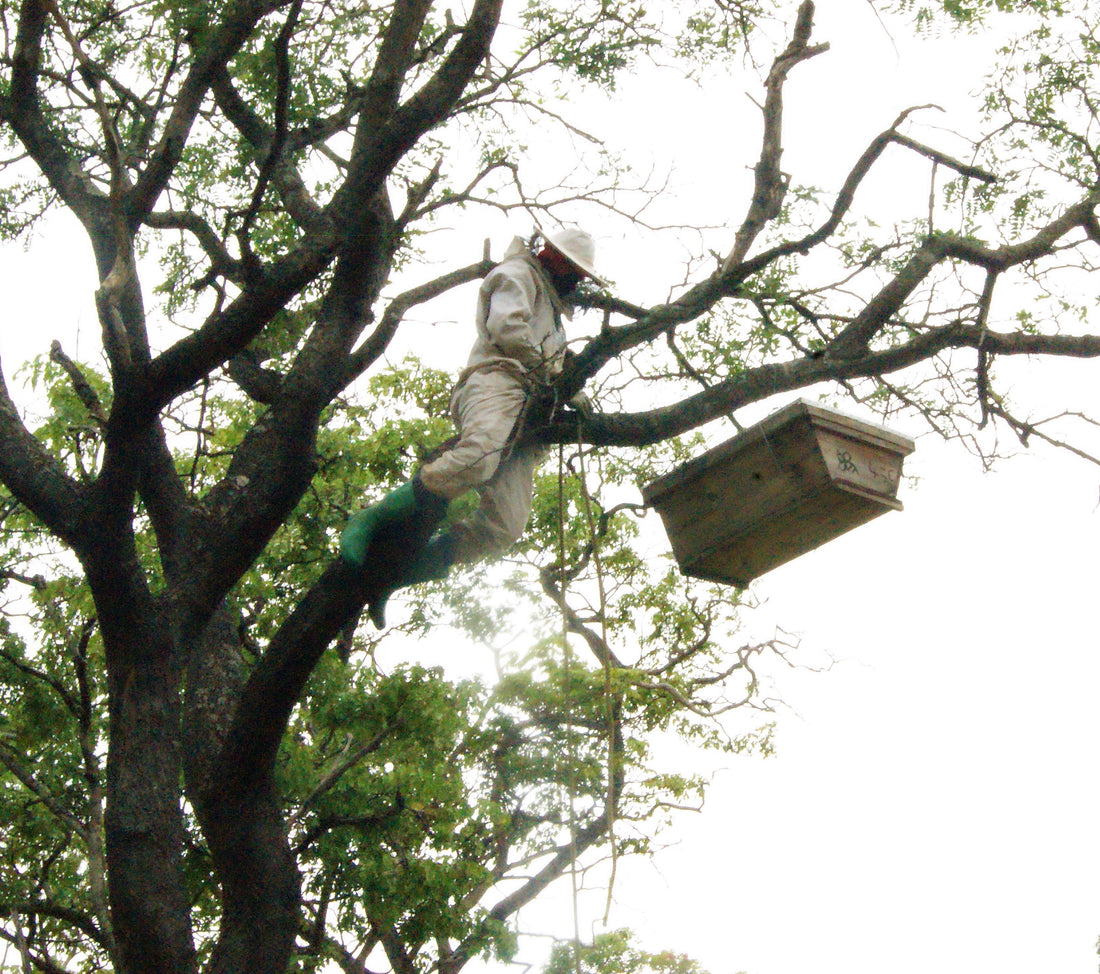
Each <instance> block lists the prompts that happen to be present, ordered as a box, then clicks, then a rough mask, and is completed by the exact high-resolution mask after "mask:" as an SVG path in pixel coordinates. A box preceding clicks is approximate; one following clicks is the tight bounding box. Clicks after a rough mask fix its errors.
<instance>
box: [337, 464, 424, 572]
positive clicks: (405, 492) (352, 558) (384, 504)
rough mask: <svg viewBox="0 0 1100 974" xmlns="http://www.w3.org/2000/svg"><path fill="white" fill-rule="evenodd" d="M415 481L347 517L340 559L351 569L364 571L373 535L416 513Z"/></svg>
mask: <svg viewBox="0 0 1100 974" xmlns="http://www.w3.org/2000/svg"><path fill="white" fill-rule="evenodd" d="M414 482H415V478H414V480H409V481H407V482H406V483H403V484H402V485H401V486H400V487H398V488H397V489H396V490H391V491H390V492H389V493H388V494H387V495H386V496H385V497H383V498H382V499H381V500H380V501H378V503H376V504H371V506H370V507H368V508H365V509H364V510H362V511H359V512H358V513H356V514H353V515H352V516H351V517H350V518H348V523H347V524H346V525H345V527H344V533H343V534H341V535H340V558H341V559H342V560H343V561H344V563H345V564H347V565H350V566H351V567H352V568H357V569H362V568H363V566H364V565H366V563H367V551H368V550H369V549H370V543H371V541H372V540H373V538H374V536H375V535H376V534H378V532H379V531H380V530H381V529H382V528H383V527H385V526H386V525H387V524H394V523H395V522H397V521H402V520H404V519H405V518H408V517H411V516H412V514H413V512H414V511H415V510H416V488H415V487H414Z"/></svg>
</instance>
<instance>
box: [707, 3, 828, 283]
mask: <svg viewBox="0 0 1100 974" xmlns="http://www.w3.org/2000/svg"><path fill="white" fill-rule="evenodd" d="M813 15H814V5H813V3H812V2H811V0H803V3H802V5H801V6H800V7H799V8H798V19H797V21H796V24H795V29H794V36H793V37H792V39H791V42H790V44H788V45H787V49H786V50H785V51H784V52H783V53H782V54H780V55H779V57H777V58H776V59H775V62H774V63H773V64H772V69H771V71H770V72H768V79H767V81H766V83H765V87H766V88H767V92H768V93H767V96H766V97H765V99H764V109H763V112H764V139H763V145H762V146H761V149H760V161H759V162H757V164H756V169H755V172H756V182H755V186H754V188H753V194H752V202H751V204H750V206H749V212H748V214H747V215H746V216H745V219H744V222H743V223H742V224H741V228H740V229H739V230H738V231H737V236H736V238H735V239H734V244H733V250H731V251H730V253H729V256H727V257H726V259H725V261H724V262H723V263H722V268H721V271H720V273H721V274H722V275H726V274H728V273H729V272H730V271H731V270H732V269H733V268H734V267H736V266H737V265H738V264H740V263H741V261H742V260H744V259H745V255H746V254H747V253H748V252H749V248H750V247H751V246H752V243H753V241H754V240H755V239H756V237H757V236H758V235H759V233H760V231H761V230H762V229H763V228H764V225H765V224H766V223H767V222H768V221H769V220H774V219H775V218H776V217H777V216H778V215H779V212H780V209H781V207H782V205H783V197H784V196H785V195H786V192H787V178H786V177H785V176H784V174H783V172H782V171H781V170H780V168H779V160H780V157H781V156H782V155H783V145H782V140H783V83H784V82H785V81H786V80H787V74H788V72H790V70H791V68H793V67H794V66H795V65H796V64H798V63H799V62H801V61H807V60H809V59H810V58H812V57H816V56H817V55H818V54H821V53H823V52H824V51H827V50H828V49H829V45H828V44H817V45H815V46H813V47H810V46H809V40H810V34H811V32H812V31H813Z"/></svg>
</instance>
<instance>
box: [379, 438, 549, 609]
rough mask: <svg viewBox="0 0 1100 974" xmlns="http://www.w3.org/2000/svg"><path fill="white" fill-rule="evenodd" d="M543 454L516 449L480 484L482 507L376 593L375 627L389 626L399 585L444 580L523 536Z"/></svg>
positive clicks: (441, 534)
mask: <svg viewBox="0 0 1100 974" xmlns="http://www.w3.org/2000/svg"><path fill="white" fill-rule="evenodd" d="M545 452H546V451H545V450H543V449H542V448H526V449H522V450H513V451H512V452H511V453H510V454H509V455H508V456H507V457H506V458H505V460H504V462H503V463H502V464H500V466H499V467H498V468H497V472H496V473H495V474H494V475H493V477H492V479H490V481H489V482H488V483H487V484H485V485H484V486H483V487H482V488H481V504H480V505H479V507H478V509H477V510H476V511H474V513H473V514H472V515H470V517H468V518H465V519H464V520H462V521H459V522H458V523H456V524H452V525H451V526H450V527H449V528H446V529H444V530H443V531H441V532H439V533H438V534H436V535H435V537H433V538H432V539H431V540H430V541H429V542H428V543H427V544H426V545H425V546H424V547H423V548H422V549H421V550H420V551H419V552H418V553H417V554H416V556H415V557H414V558H413V559H412V560H411V561H410V562H409V564H408V566H407V568H406V569H405V571H404V573H403V574H402V575H401V577H399V578H397V579H395V580H394V581H393V583H392V584H391V585H388V586H385V587H384V588H383V589H382V590H381V591H379V592H378V593H377V594H375V595H374V596H372V598H371V599H370V602H369V604H368V606H367V614H368V615H369V616H370V619H371V622H373V623H374V625H375V627H376V628H378V629H384V628H385V626H386V604H387V602H388V601H389V598H390V596H391V595H393V593H394V592H395V591H396V590H397V589H399V588H404V587H405V586H407V585H415V584H417V583H418V582H429V581H431V582H434V581H438V580H440V579H443V578H446V577H447V574H448V573H449V572H450V570H451V566H452V565H456V564H464V563H466V562H471V561H478V560H479V559H482V558H488V557H491V556H494V555H499V554H501V553H503V552H504V551H506V550H507V549H508V548H510V547H511V546H512V545H513V544H515V542H516V541H518V540H519V538H520V535H522V534H523V530H524V528H526V527H527V522H528V520H529V519H530V517H531V494H532V491H533V489H534V477H535V471H536V470H537V469H538V466H539V464H540V463H541V462H542V458H543V457H544V456H545Z"/></svg>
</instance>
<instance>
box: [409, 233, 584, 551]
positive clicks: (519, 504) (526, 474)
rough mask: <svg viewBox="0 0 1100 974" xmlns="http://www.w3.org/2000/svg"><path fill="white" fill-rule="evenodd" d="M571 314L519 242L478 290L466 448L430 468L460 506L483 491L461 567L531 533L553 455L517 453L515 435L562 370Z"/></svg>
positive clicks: (456, 408)
mask: <svg viewBox="0 0 1100 974" xmlns="http://www.w3.org/2000/svg"><path fill="white" fill-rule="evenodd" d="M563 313H566V312H565V309H564V308H563V306H562V302H561V299H560V298H559V297H558V294H557V292H556V291H555V290H554V286H553V285H552V284H551V282H550V278H549V277H548V276H547V274H546V272H545V271H544V270H543V268H542V265H541V264H540V263H539V261H538V259H537V258H536V257H534V256H533V255H532V254H531V253H530V252H529V250H528V249H527V245H526V244H525V243H524V241H523V240H522V239H521V238H519V237H516V238H515V239H514V240H513V241H512V242H511V244H510V245H509V246H508V250H507V251H506V252H505V255H504V260H502V261H501V262H500V263H499V264H498V265H497V266H496V267H494V268H493V270H491V271H490V272H489V274H488V275H487V276H486V278H485V280H484V281H482V284H481V290H480V291H479V292H478V301H477V338H476V340H475V342H474V346H473V348H472V349H471V350H470V357H469V360H468V361H467V363H466V368H465V369H464V370H463V371H462V373H461V375H460V376H459V379H458V384H457V385H456V387H455V391H454V393H453V395H452V397H451V414H452V416H453V417H454V421H455V424H456V426H457V427H458V435H459V439H458V442H457V443H456V444H455V446H454V447H452V448H451V449H450V450H448V451H447V452H446V453H444V454H443V455H442V456H440V457H438V458H437V459H435V460H433V461H432V462H430V463H428V464H425V465H424V466H423V467H422V468H421V470H420V479H421V482H422V483H423V485H424V486H425V487H426V488H427V489H428V490H430V491H431V492H432V493H433V494H438V495H440V496H443V497H446V498H448V499H450V498H454V497H458V496H459V495H460V494H463V493H465V492H466V491H467V490H469V489H471V488H474V487H476V488H478V490H479V493H480V494H481V504H480V506H479V507H478V509H477V510H476V511H475V512H474V513H473V514H472V515H471V516H470V517H469V518H467V519H466V520H465V521H462V522H459V523H458V524H455V525H453V526H452V527H451V529H450V530H451V533H452V535H453V537H454V539H455V559H454V560H455V561H456V562H468V561H474V560H476V559H478V558H483V557H487V556H489V555H495V554H499V553H500V552H502V551H504V550H505V549H506V548H508V547H509V546H510V545H512V544H513V543H514V542H515V541H516V540H517V539H518V538H519V536H520V535H521V534H522V533H523V530H524V528H525V527H526V526H527V520H528V518H529V517H530V515H531V494H532V490H533V484H534V475H535V470H536V468H537V467H538V465H539V463H540V462H541V460H542V458H543V457H544V455H545V452H546V451H545V449H544V448H542V447H537V446H535V447H532V446H525V447H517V448H513V446H512V443H511V434H512V431H513V428H514V427H515V424H516V420H517V419H518V418H519V415H520V413H521V411H522V410H523V405H524V403H525V402H526V400H527V396H528V392H529V390H530V389H531V388H532V386H533V385H536V384H539V385H541V384H545V383H548V382H549V381H550V380H552V379H553V378H554V377H555V376H556V375H558V373H560V372H561V368H562V362H563V360H564V357H565V333H564V331H563V330H562V325H561V318H562V314H563ZM566 316H567V317H568V314H567V313H566Z"/></svg>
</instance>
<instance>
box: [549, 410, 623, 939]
mask: <svg viewBox="0 0 1100 974" xmlns="http://www.w3.org/2000/svg"><path fill="white" fill-rule="evenodd" d="M577 456H578V470H579V472H580V484H581V497H582V498H583V500H584V516H585V520H586V521H587V523H588V539H589V544H590V545H591V547H592V562H593V564H594V565H595V566H596V586H597V591H598V594H599V597H600V639H601V640H602V641H603V644H604V645H605V646H606V645H607V590H606V588H605V586H604V572H603V558H602V557H601V556H600V545H599V539H598V538H597V531H596V519H595V518H594V517H593V515H592V498H591V497H590V496H589V494H588V476H587V474H586V472H585V468H584V444H583V443H582V442H581V436H580V424H578V426H577ZM562 595H563V597H564V592H563V593H562ZM563 601H564V598H563ZM601 662H602V663H603V678H604V705H605V707H606V708H607V796H606V798H605V800H604V807H605V810H606V811H605V814H606V816H607V836H608V839H609V841H610V843H611V876H610V878H609V879H608V882H607V900H606V902H605V903H604V912H603V924H604V926H605V927H606V926H607V921H608V918H609V917H610V915H611V897H612V893H613V892H614V889H615V877H616V874H617V873H618V870H619V847H618V843H617V842H616V840H615V809H616V808H617V807H618V795H617V794H616V793H615V777H616V771H617V769H616V767H615V736H616V733H617V731H618V727H617V717H616V713H615V711H616V706H615V700H614V694H613V693H612V688H611V659H610V658H609V656H608V655H607V654H606V653H605V654H604V655H603V659H602V660H601Z"/></svg>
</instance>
